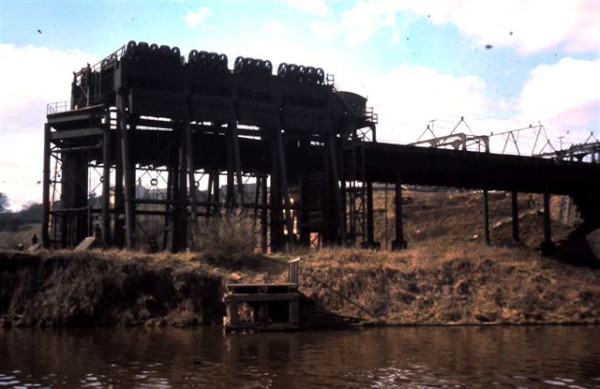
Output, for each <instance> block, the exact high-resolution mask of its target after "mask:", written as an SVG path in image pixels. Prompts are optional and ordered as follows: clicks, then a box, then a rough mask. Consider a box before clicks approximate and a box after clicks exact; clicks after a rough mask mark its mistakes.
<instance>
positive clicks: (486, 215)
mask: <svg viewBox="0 0 600 389" xmlns="http://www.w3.org/2000/svg"><path fill="white" fill-rule="evenodd" d="M483 235H484V240H485V244H487V245H490V244H491V243H492V241H491V240H490V210H489V196H488V190H487V189H484V190H483Z"/></svg>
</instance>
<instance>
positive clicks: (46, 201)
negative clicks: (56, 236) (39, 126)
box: [42, 123, 50, 248]
mask: <svg viewBox="0 0 600 389" xmlns="http://www.w3.org/2000/svg"><path fill="white" fill-rule="evenodd" d="M43 175H44V177H43V178H42V183H43V185H44V187H43V188H42V204H43V207H44V215H43V219H42V246H43V247H45V248H48V247H49V246H50V234H49V233H50V231H49V229H50V125H49V124H47V123H46V124H45V125H44V172H43Z"/></svg>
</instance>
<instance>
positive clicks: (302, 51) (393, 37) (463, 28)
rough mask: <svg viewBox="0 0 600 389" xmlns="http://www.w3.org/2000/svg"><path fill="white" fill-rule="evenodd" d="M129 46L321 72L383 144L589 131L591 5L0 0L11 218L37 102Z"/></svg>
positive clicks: (31, 156)
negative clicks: (366, 115) (360, 104)
mask: <svg viewBox="0 0 600 389" xmlns="http://www.w3.org/2000/svg"><path fill="white" fill-rule="evenodd" d="M130 40H135V41H138V42H139V41H146V42H149V43H157V44H159V45H162V44H165V45H169V46H177V47H179V48H180V49H181V52H182V53H183V54H184V55H186V56H187V53H189V51H190V50H192V49H197V50H205V51H214V52H217V53H224V54H226V55H227V56H228V58H229V64H230V65H229V66H230V68H231V67H232V66H233V61H234V60H235V58H236V57H237V56H246V57H253V58H261V59H265V60H266V59H268V60H270V61H271V62H273V64H274V67H275V68H277V65H278V64H279V63H281V62H286V63H295V64H302V65H305V66H315V67H322V68H323V69H324V70H325V72H326V73H329V74H333V75H334V77H335V86H336V89H337V90H345V91H351V92H355V93H358V94H361V95H363V96H366V97H367V98H368V105H369V106H372V107H373V108H374V110H375V112H376V113H377V114H378V116H379V124H378V127H377V137H378V141H381V142H390V143H403V144H406V143H411V142H415V141H417V140H418V139H419V138H420V137H422V136H423V137H422V138H421V139H424V138H428V137H430V136H429V135H430V134H431V133H430V132H426V131H425V130H426V128H427V126H428V125H429V126H430V128H432V129H433V133H434V134H435V135H436V136H443V135H447V134H450V132H451V131H452V130H454V128H455V127H456V125H457V124H458V123H459V122H460V119H461V117H463V118H464V122H463V123H462V124H460V125H459V127H458V128H457V129H456V130H455V132H459V131H460V132H466V133H469V134H470V133H471V132H472V133H473V134H476V135H490V134H492V133H494V134H499V133H502V132H505V131H508V130H514V129H518V128H529V126H530V125H533V126H537V127H535V128H533V129H527V130H524V131H521V132H519V133H518V134H519V136H520V138H519V142H520V151H521V153H522V154H527V153H529V154H531V153H532V152H535V150H533V146H534V145H536V144H535V143H534V139H535V136H536V134H537V132H536V131H537V130H539V129H540V128H542V129H543V130H544V134H547V136H548V138H549V139H550V141H551V142H552V144H553V145H554V147H555V148H559V147H560V145H562V147H563V148H566V147H568V146H569V145H571V144H573V143H581V142H584V141H585V140H587V139H588V138H590V135H591V138H590V139H596V138H597V137H599V129H600V0H583V1H576V0H555V1H547V0H541V1H537V0H497V1H496V0H473V1H467V0H463V1H461V0H453V1H433V0H380V1H378V0H368V1H366V0H362V1H361V0H359V1H327V0H287V1H286V0H281V1H269V0H248V1H244V0H222V1H192V0H173V1H164V0H163V1H159V0H156V1H154V0H124V1H120V0H106V1H104V0H77V1H69V0H61V1H56V0H36V1H30V0H18V1H16V0H0V192H3V193H5V194H7V195H8V198H9V201H10V208H11V209H12V210H19V209H21V207H23V205H25V204H27V203H29V202H32V201H35V202H39V201H41V198H42V186H41V184H40V182H41V180H42V160H43V158H42V157H43V128H44V123H45V120H46V105H47V104H48V103H52V102H57V101H65V100H68V99H69V96H70V87H71V81H72V77H73V72H74V71H77V70H79V69H81V68H82V67H84V66H85V65H86V64H87V63H90V64H94V63H96V62H98V61H100V60H101V59H102V58H104V57H106V56H108V55H109V54H110V53H112V52H114V51H116V50H117V49H119V48H120V47H121V46H122V45H124V44H126V43H127V42H128V41H130ZM539 125H542V126H543V127H539ZM505 136H506V135H496V136H495V137H492V139H493V142H492V144H493V145H496V146H492V148H493V149H494V147H496V149H498V148H499V147H500V148H502V147H501V146H502V144H503V142H504V140H505ZM528 147H529V150H527V148H528ZM536 147H538V149H539V144H537V145H536ZM498 151H499V149H498ZM538 151H539V150H538Z"/></svg>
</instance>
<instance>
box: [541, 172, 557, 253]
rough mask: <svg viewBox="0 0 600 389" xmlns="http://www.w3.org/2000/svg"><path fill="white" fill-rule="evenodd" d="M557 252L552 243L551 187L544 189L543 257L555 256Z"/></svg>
mask: <svg viewBox="0 0 600 389" xmlns="http://www.w3.org/2000/svg"><path fill="white" fill-rule="evenodd" d="M554 250H555V246H554V242H552V223H551V219H550V185H549V184H546V186H545V188H544V241H543V242H542V255H550V254H553V253H554Z"/></svg>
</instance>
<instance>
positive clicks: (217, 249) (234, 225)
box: [200, 212, 257, 259]
mask: <svg viewBox="0 0 600 389" xmlns="http://www.w3.org/2000/svg"><path fill="white" fill-rule="evenodd" d="M256 246H257V234H256V226H255V224H254V221H253V219H252V218H251V217H249V216H246V215H245V214H244V213H237V212H236V213H227V214H224V215H221V216H220V217H215V218H212V219H210V220H209V221H208V222H207V226H206V228H203V229H202V232H201V234H200V248H201V250H202V251H203V252H204V254H205V255H206V256H207V257H210V258H214V259H230V258H231V259H238V258H240V257H243V256H251V255H254V251H255V249H256Z"/></svg>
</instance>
